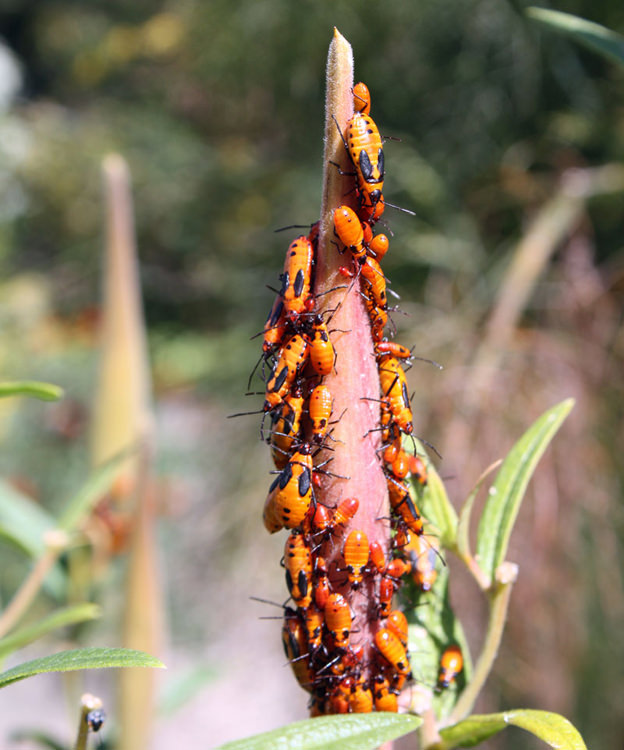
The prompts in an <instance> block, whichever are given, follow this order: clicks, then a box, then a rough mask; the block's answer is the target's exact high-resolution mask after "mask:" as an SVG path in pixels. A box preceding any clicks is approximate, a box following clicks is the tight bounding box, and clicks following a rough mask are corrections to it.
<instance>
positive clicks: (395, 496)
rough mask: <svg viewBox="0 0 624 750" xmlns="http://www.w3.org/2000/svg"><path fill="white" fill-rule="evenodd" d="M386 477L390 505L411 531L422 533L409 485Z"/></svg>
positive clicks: (420, 519) (421, 523)
mask: <svg viewBox="0 0 624 750" xmlns="http://www.w3.org/2000/svg"><path fill="white" fill-rule="evenodd" d="M386 478H387V480H388V494H389V495H390V507H391V508H392V510H393V511H394V512H395V513H396V514H397V515H398V516H399V518H400V519H401V520H402V521H403V523H404V524H405V525H406V526H407V528H408V529H409V530H410V531H411V532H412V533H414V534H416V535H417V536H420V535H421V534H423V533H424V525H423V522H422V518H421V515H420V513H419V511H418V508H417V507H416V504H415V503H414V501H413V500H412V496H411V494H410V491H409V487H408V486H407V485H406V484H403V483H402V482H398V481H397V480H396V479H392V478H391V477H386Z"/></svg>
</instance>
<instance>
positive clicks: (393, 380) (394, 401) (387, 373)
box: [379, 355, 414, 435]
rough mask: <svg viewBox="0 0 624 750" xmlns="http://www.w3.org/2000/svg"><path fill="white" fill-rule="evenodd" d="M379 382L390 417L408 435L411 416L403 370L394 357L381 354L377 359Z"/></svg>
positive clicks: (411, 420)
mask: <svg viewBox="0 0 624 750" xmlns="http://www.w3.org/2000/svg"><path fill="white" fill-rule="evenodd" d="M379 382H380V384H381V391H382V394H383V396H384V398H387V399H388V404H389V406H390V411H391V412H392V417H393V419H394V420H395V421H396V423H397V424H398V425H399V427H400V428H401V429H402V430H403V432H405V433H407V434H408V435H410V434H411V433H412V432H413V429H414V427H413V416H412V408H411V405H410V397H409V393H408V390H407V379H406V377H405V372H404V371H403V368H402V367H401V365H400V364H399V361H398V360H397V359H396V358H395V357H391V356H389V355H383V356H382V357H380V360H379Z"/></svg>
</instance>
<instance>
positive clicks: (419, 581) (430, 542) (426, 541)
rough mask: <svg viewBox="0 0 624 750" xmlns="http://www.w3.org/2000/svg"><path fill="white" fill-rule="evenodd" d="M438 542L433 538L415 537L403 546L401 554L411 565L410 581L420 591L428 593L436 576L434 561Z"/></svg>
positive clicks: (436, 555) (437, 553) (437, 554)
mask: <svg viewBox="0 0 624 750" xmlns="http://www.w3.org/2000/svg"><path fill="white" fill-rule="evenodd" d="M438 547H439V544H438V540H437V539H436V538H435V537H433V536H424V535H421V536H418V535H415V536H414V537H413V538H411V539H410V540H409V541H408V542H407V544H405V545H403V547H402V549H403V553H404V554H405V555H407V556H408V558H409V559H410V561H411V563H412V579H413V580H414V583H415V584H416V586H418V588H419V589H420V590H421V591H430V590H431V587H432V586H433V584H434V583H435V580H436V578H437V576H438V572H437V570H436V559H437V557H438V556H439V554H440V553H439V551H438Z"/></svg>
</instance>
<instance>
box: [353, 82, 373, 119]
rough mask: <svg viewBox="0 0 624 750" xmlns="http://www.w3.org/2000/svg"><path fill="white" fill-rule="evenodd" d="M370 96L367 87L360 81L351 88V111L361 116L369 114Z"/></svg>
mask: <svg viewBox="0 0 624 750" xmlns="http://www.w3.org/2000/svg"><path fill="white" fill-rule="evenodd" d="M370 108H371V95H370V91H369V90H368V86H367V85H366V84H365V83H362V81H360V82H359V83H356V84H355V86H354V87H353V109H355V111H356V112H361V113H362V114H363V115H368V114H370Z"/></svg>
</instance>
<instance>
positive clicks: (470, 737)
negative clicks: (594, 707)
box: [440, 709, 587, 750]
mask: <svg viewBox="0 0 624 750" xmlns="http://www.w3.org/2000/svg"><path fill="white" fill-rule="evenodd" d="M508 726H516V727H520V728H521V729H526V731H527V732H531V734H534V735H535V736H536V737H539V739H540V740H544V742H546V743H547V744H548V745H550V746H551V747H555V748H557V750H587V748H586V747H585V743H584V742H583V738H582V737H581V735H580V734H579V732H578V731H577V730H576V729H575V728H574V726H573V725H572V724H571V723H570V722H569V721H568V720H567V719H564V718H563V716H559V714H553V713H550V712H549V711H533V710H530V709H514V710H512V711H504V712H503V713H500V714H486V715H482V716H478V715H475V716H471V717H470V718H468V719H465V720H464V721H460V722H459V723H458V724H455V725H454V726H452V727H446V729H442V730H441V731H440V735H441V737H442V739H443V740H444V747H445V748H446V750H451V749H452V748H454V747H473V746H474V745H478V744H479V743H480V742H483V741H484V740H486V739H487V738H488V737H491V736H492V735H493V734H497V733H498V732H500V731H501V730H503V729H505V728H506V727H508Z"/></svg>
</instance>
